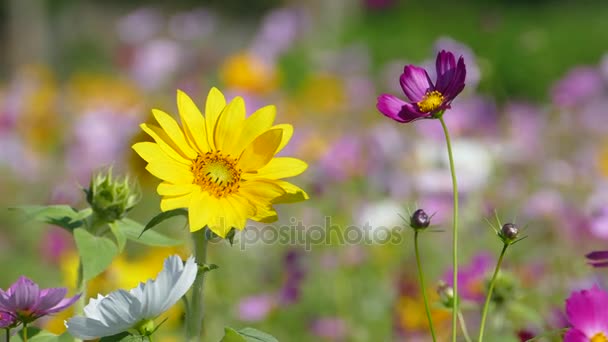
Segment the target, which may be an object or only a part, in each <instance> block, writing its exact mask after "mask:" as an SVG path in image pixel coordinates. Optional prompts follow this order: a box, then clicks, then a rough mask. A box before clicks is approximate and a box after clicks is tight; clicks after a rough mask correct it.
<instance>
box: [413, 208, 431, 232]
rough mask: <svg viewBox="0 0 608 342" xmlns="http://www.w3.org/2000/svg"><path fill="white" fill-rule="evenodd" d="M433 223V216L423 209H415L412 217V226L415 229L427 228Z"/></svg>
mask: <svg viewBox="0 0 608 342" xmlns="http://www.w3.org/2000/svg"><path fill="white" fill-rule="evenodd" d="M430 224H431V218H430V217H429V215H427V214H426V212H425V211H424V210H422V209H418V210H416V211H414V213H413V214H412V217H411V218H410V226H411V227H412V228H414V229H425V228H427V227H428V226H429V225H430Z"/></svg>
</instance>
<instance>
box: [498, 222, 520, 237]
mask: <svg viewBox="0 0 608 342" xmlns="http://www.w3.org/2000/svg"><path fill="white" fill-rule="evenodd" d="M500 232H501V234H502V236H504V237H505V238H507V239H509V240H514V239H515V238H517V234H518V233H519V228H518V227H517V225H515V224H513V223H505V224H504V225H503V226H502V229H501V230H500Z"/></svg>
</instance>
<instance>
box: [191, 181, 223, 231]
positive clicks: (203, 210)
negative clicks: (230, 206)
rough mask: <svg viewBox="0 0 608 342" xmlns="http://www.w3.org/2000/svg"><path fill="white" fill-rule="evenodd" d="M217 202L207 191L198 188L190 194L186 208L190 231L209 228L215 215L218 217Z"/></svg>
mask: <svg viewBox="0 0 608 342" xmlns="http://www.w3.org/2000/svg"><path fill="white" fill-rule="evenodd" d="M220 209H221V208H219V200H218V199H216V198H215V197H213V196H211V195H209V193H208V192H207V191H202V190H201V189H200V188H199V189H195V190H194V191H193V192H192V198H191V199H190V204H189V206H188V224H189V225H190V231H191V232H195V231H197V230H200V229H202V228H203V227H205V226H209V225H210V224H211V223H212V221H213V217H214V216H215V215H218V212H219V210H220Z"/></svg>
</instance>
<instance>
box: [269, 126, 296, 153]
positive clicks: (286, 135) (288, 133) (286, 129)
mask: <svg viewBox="0 0 608 342" xmlns="http://www.w3.org/2000/svg"><path fill="white" fill-rule="evenodd" d="M272 128H281V129H283V138H282V139H281V144H280V145H279V148H277V152H276V153H279V152H281V150H282V149H283V147H285V146H287V144H288V143H289V140H291V137H292V136H293V126H292V125H290V124H279V125H274V126H272Z"/></svg>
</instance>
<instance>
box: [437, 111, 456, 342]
mask: <svg viewBox="0 0 608 342" xmlns="http://www.w3.org/2000/svg"><path fill="white" fill-rule="evenodd" d="M439 121H440V122H441V127H443V133H444V134H445V142H446V144H447V147H448V157H449V159H450V173H451V174H452V188H453V191H452V192H453V196H454V217H453V219H452V230H453V231H452V236H453V238H452V263H453V265H452V268H453V269H454V278H453V283H454V285H453V289H454V304H453V305H454V307H453V308H452V341H453V342H456V336H457V324H458V304H459V303H458V301H459V299H458V183H457V182H456V171H455V170H454V156H453V155H452V144H451V142H450V133H449V132H448V127H447V126H446V124H445V121H444V120H443V116H440V117H439Z"/></svg>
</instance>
